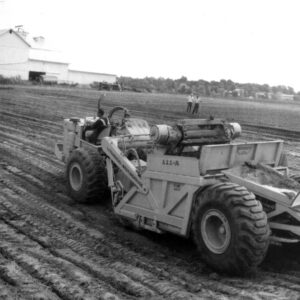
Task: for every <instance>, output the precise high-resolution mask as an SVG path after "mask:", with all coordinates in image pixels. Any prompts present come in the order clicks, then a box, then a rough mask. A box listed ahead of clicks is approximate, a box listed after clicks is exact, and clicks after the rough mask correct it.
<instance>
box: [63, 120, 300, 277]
mask: <svg viewBox="0 0 300 300" xmlns="http://www.w3.org/2000/svg"><path fill="white" fill-rule="evenodd" d="M83 125H84V123H83V122H77V123H76V124H75V123H74V122H73V121H72V120H65V135H64V145H65V146H66V145H67V148H66V149H65V146H64V147H63V148H64V149H63V153H64V156H63V157H64V161H67V180H68V187H69V191H70V194H71V195H72V196H73V197H74V198H75V199H76V200H79V201H85V200H90V199H91V198H92V196H95V193H94V190H97V193H99V195H100V196H101V191H103V190H105V188H106V185H107V183H108V186H109V187H110V190H111V196H112V204H113V209H114V212H115V214H116V215H117V216H118V217H119V218H120V219H121V220H122V221H123V222H124V223H126V224H131V225H132V226H134V227H136V228H144V229H148V230H152V231H155V232H157V233H163V232H172V233H175V234H178V235H181V236H184V237H189V236H193V238H194V240H195V243H196V244H197V247H198V248H199V251H200V252H201V254H202V256H203V259H204V260H205V261H206V262H207V263H208V264H209V265H210V266H212V267H213V268H215V269H216V270H219V271H225V272H228V273H233V274H241V273H243V272H245V271H248V270H249V269H253V268H255V267H256V266H257V265H258V264H259V263H260V262H261V261H262V260H263V258H264V256H265V254H266V251H267V248H268V245H269V241H270V240H273V241H276V242H298V241H299V240H300V226H299V225H300V196H299V190H300V188H299V183H298V182H296V181H295V180H293V179H291V178H290V177H288V168H287V167H284V166H279V161H280V158H281V156H282V148H283V142H282V141H263V142H254V143H231V141H232V140H233V139H234V138H235V137H236V136H238V135H239V134H240V132H241V128H240V126H239V125H238V124H237V123H227V122H225V121H223V120H220V119H208V120H204V119H192V120H188V119H186V120H180V121H179V122H178V123H177V124H176V125H174V126H173V127H171V126H168V125H155V126H153V127H152V128H151V130H149V126H148V124H147V122H146V121H144V120H138V119H131V118H125V119H124V120H123V121H122V125H121V126H119V128H118V130H117V131H116V133H117V134H116V135H115V136H106V137H103V138H102V139H101V144H99V145H91V144H89V143H87V142H86V141H84V140H82V139H81V136H80V133H81V128H82V127H83ZM73 141H74V142H73ZM61 148H62V147H61ZM59 153H61V152H58V156H59ZM104 160H106V164H105V163H104ZM106 171H107V177H106V175H105V172H106ZM269 228H271V231H270V229H269Z"/></svg>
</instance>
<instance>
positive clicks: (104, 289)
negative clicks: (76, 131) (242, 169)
mask: <svg viewBox="0 0 300 300" xmlns="http://www.w3.org/2000/svg"><path fill="white" fill-rule="evenodd" d="M98 97H99V92H97V91H84V90H80V89H72V90H69V89H58V88H40V87H13V88H11V89H8V88H5V89H4V88H1V89H0V299H70V300H74V299H300V255H299V250H300V245H299V244H296V245H285V246H271V247H270V250H269V252H268V255H267V257H266V259H265V261H264V262H263V264H262V265H261V266H260V268H259V269H258V271H257V273H256V274H253V275H252V276H250V277H245V278H237V277H228V276H226V275H222V274H217V273H215V272H214V271H213V270H211V269H210V268H209V267H207V266H206V265H205V264H204V263H203V262H202V261H201V258H200V255H199V253H197V251H196V250H195V246H194V245H193V243H192V242H191V241H189V240H185V239H182V238H180V237H177V236H173V235H169V234H165V235H157V234H154V233H149V232H145V231H140V232H135V231H131V230H129V229H125V228H123V227H122V226H121V225H120V224H119V223H118V221H117V220H116V218H115V216H114V215H113V214H112V212H111V209H110V202H109V197H108V199H102V200H101V201H100V203H97V204H94V205H88V206H87V205H79V204H76V203H74V201H73V200H72V199H70V198H69V197H68V196H67V194H66V188H65V178H64V164H63V163H61V162H60V161H58V160H57V159H56V157H55V156H54V153H53V150H54V143H55V142H56V141H58V140H60V139H61V138H62V121H63V118H66V117H72V116H80V117H85V116H91V115H94V114H95V110H96V106H97V99H98ZM139 97H140V99H141V100H139ZM147 97H148V96H147ZM147 97H146V96H145V95H142V94H141V95H139V94H138V95H137V94H134V95H133V94H132V95H131V94H128V93H124V94H122V93H112V92H111V93H108V94H107V98H106V100H105V101H104V103H103V105H104V108H105V109H109V108H111V107H113V106H115V105H117V104H118V105H120V104H123V105H125V106H129V108H130V109H131V110H132V111H133V114H135V115H139V116H142V117H145V118H146V119H147V120H148V121H149V122H153V123H162V122H163V121H167V122H170V121H171V120H172V119H176V118H185V117H187V115H186V114H185V113H182V111H184V110H185V99H184V98H183V97H181V98H180V97H178V96H177V97H175V98H174V99H173V100H174V104H172V103H173V102H172V101H171V100H170V101H171V102H168V101H169V100H168V99H167V96H165V95H161V96H160V95H157V96H151V97H152V98H151V97H150V98H147ZM169 97H170V96H169ZM130 99H131V100H130ZM155 99H159V100H157V102H155ZM171 99H172V97H171ZM160 101H161V102H160ZM167 103H169V107H168V106H167ZM222 103H223V107H222ZM237 103H238V102H237V101H235V102H234V101H233V100H232V101H230V102H226V103H224V101H223V102H222V101H221V100H220V101H219V100H218V102H217V101H215V102H213V103H211V102H210V101H209V100H205V101H204V102H203V103H202V104H201V108H202V109H201V116H204V114H206V115H207V114H208V113H212V111H214V113H215V114H219V115H217V116H218V117H221V116H222V111H224V112H225V117H226V118H229V119H236V120H237V121H244V122H246V123H251V121H252V122H253V123H254V124H260V125H266V126H275V125H274V122H275V123H276V126H277V127H283V128H286V129H292V128H289V126H291V127H293V128H295V126H298V128H295V129H297V130H299V131H300V128H299V127H300V125H299V114H297V113H299V111H300V109H299V108H300V106H297V105H295V106H294V107H291V109H290V110H289V111H290V113H291V114H290V115H289V116H288V115H284V116H281V115H282V111H283V110H282V109H280V108H276V109H275V108H273V107H272V106H270V110H271V111H272V112H273V111H276V112H277V114H278V118H277V122H276V120H274V114H275V113H273V115H272V116H273V117H272V116H270V117H269V120H270V122H269V123H268V120H267V121H266V122H264V120H263V118H262V117H261V118H260V117H259V116H260V113H261V111H260V110H259V109H258V108H257V107H258V105H260V104H259V103H256V104H253V105H252V106H251V105H250V104H249V105H250V107H255V108H254V111H256V114H255V118H259V120H258V119H257V120H255V118H254V119H253V118H251V111H249V107H248V106H247V105H248V104H247V103H245V104H244V103H241V104H240V106H238V104H237ZM217 104H218V105H217ZM244 105H246V108H245V106H244ZM282 105H283V104H282ZM230 107H232V108H234V109H232V110H230V109H229V108H230ZM237 107H238V110H239V111H240V113H238V112H237ZM264 109H265V110H266V111H267V110H268V107H267V105H264ZM273 109H274V110H273ZM245 110H247V111H245ZM285 113H286V114H287V112H285ZM262 115H263V114H262ZM289 121H290V123H289ZM297 122H298V123H297ZM259 135H260V136H258V134H257V133H253V132H252V133H251V132H248V133H247V134H246V135H245V136H244V137H243V139H251V140H253V139H261V138H266V139H268V138H270V137H268V136H263V132H260V134H259ZM282 138H283V137H282ZM286 146H287V151H288V156H289V159H290V160H291V168H292V171H293V172H294V173H297V172H300V171H299V170H300V158H299V157H300V150H299V149H300V143H299V142H297V141H293V140H289V141H287V143H286Z"/></svg>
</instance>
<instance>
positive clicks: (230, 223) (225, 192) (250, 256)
mask: <svg viewBox="0 0 300 300" xmlns="http://www.w3.org/2000/svg"><path fill="white" fill-rule="evenodd" d="M192 233H193V237H194V240H195V243H196V244H197V247H198V249H199V251H200V252H201V255H202V257H203V260H204V261H205V262H206V263H207V264H208V265H210V266H211V267H212V268H214V269H215V270H217V271H220V272H225V273H229V274H235V275H241V274H244V273H245V272H249V271H251V270H253V269H255V268H256V267H257V265H259V264H260V263H261V262H262V260H263V259H264V257H265V255H266V252H267V250H268V245H269V234H270V230H269V226H268V223H267V216H266V214H265V212H264V211H263V208H262V205H261V203H260V202H259V201H257V200H256V199H255V196H254V195H253V194H252V193H249V192H248V190H247V189H246V188H244V187H242V186H239V185H236V184H233V183H219V184H215V185H212V186H210V187H208V188H207V189H206V190H204V191H203V192H202V193H201V194H200V195H199V196H198V198H197V199H196V202H195V207H194V209H193V215H192Z"/></svg>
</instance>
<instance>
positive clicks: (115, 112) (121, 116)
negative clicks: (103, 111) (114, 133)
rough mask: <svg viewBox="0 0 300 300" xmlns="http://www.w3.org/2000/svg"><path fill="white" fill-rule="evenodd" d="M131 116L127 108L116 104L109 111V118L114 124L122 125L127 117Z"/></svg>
mask: <svg viewBox="0 0 300 300" xmlns="http://www.w3.org/2000/svg"><path fill="white" fill-rule="evenodd" d="M129 116H130V114H129V111H128V109H127V108H125V107H123V106H116V107H114V108H112V109H111V110H110V112H109V113H108V119H109V121H110V123H111V124H112V125H113V126H116V127H120V126H122V125H123V124H124V122H125V119H126V118H128V117H129Z"/></svg>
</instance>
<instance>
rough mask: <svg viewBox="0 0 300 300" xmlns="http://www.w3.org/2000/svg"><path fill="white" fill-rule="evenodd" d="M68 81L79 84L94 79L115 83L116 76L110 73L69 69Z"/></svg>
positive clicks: (91, 81)
mask: <svg viewBox="0 0 300 300" xmlns="http://www.w3.org/2000/svg"><path fill="white" fill-rule="evenodd" d="M68 81H69V82H75V83H79V84H90V83H93V82H94V81H97V82H107V83H115V82H116V81H117V76H116V75H112V74H102V73H92V72H83V71H75V70H69V72H68Z"/></svg>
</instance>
